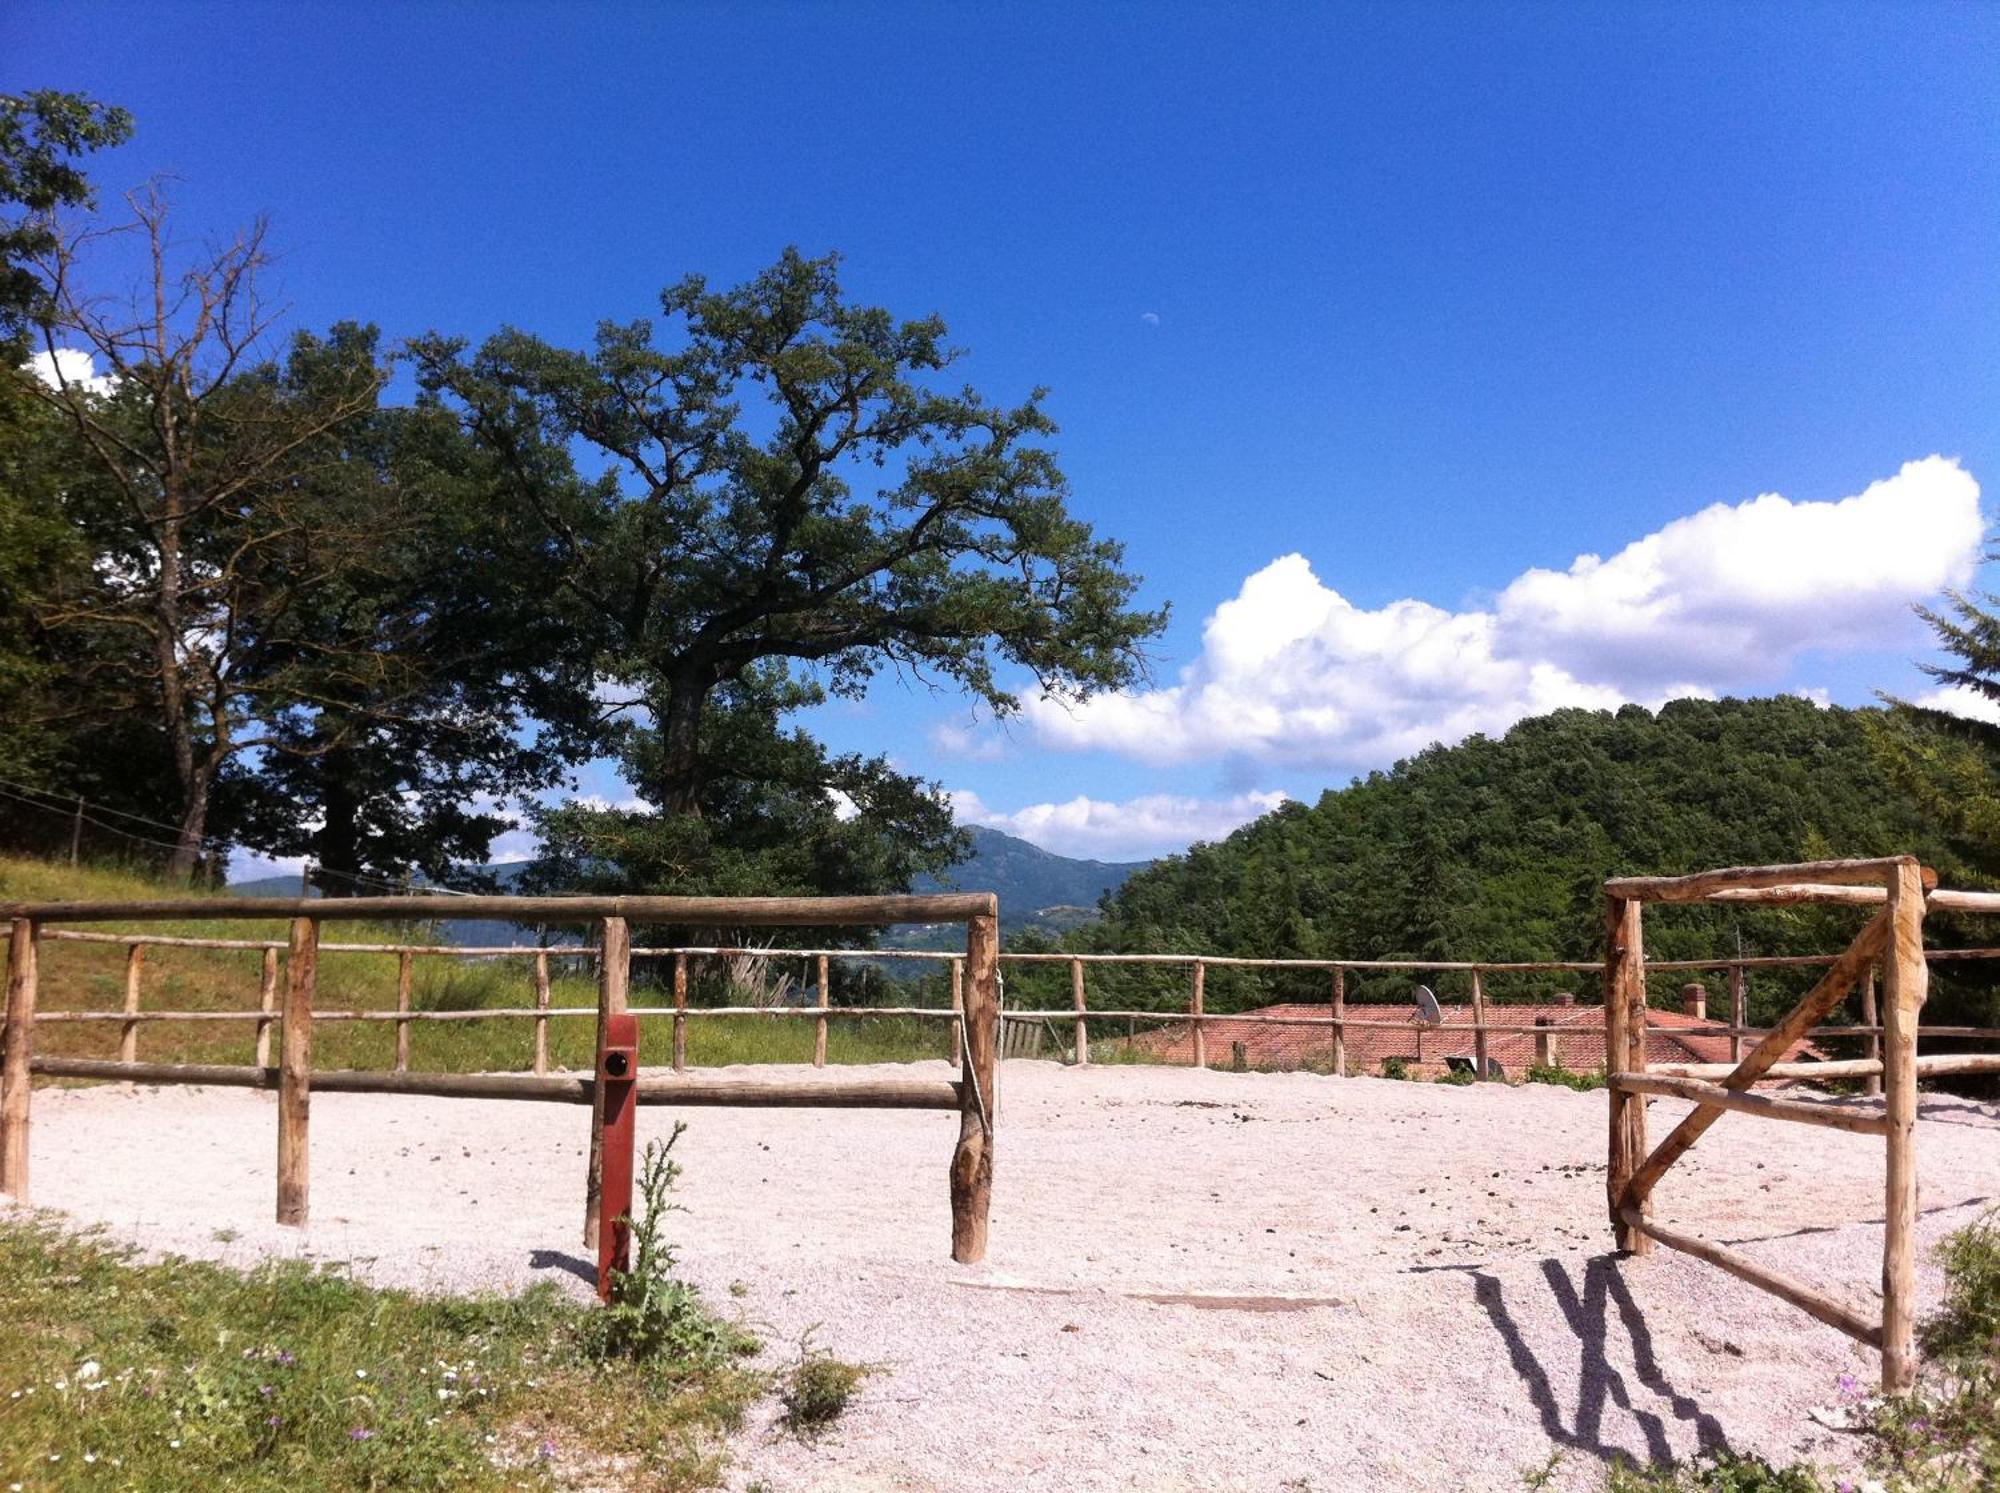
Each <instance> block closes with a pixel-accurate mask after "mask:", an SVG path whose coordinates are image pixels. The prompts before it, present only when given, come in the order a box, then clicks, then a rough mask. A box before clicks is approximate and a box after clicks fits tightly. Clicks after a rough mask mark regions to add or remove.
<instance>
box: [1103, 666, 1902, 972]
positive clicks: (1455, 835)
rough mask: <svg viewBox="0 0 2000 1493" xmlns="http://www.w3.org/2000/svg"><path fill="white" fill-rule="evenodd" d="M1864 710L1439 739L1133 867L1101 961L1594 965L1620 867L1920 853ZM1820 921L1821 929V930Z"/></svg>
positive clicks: (1736, 712) (1721, 716)
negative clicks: (1352, 779)
mask: <svg viewBox="0 0 2000 1493" xmlns="http://www.w3.org/2000/svg"><path fill="white" fill-rule="evenodd" d="M1881 717H1882V713H1881V712H1879V711H1873V710H1846V709H1822V708H1820V707H1818V706H1815V705H1813V704H1812V703H1810V702H1809V701H1806V700H1802V699H1797V698H1791V697H1785V698H1779V699H1759V700H1722V701H1704V700H1677V701H1674V702H1672V703H1670V704H1668V705H1666V706H1664V707H1663V708H1662V709H1661V710H1660V711H1659V712H1658V713H1657V714H1654V713H1652V712H1649V711H1646V710H1644V709H1641V708H1640V707H1638V706H1627V707H1626V708H1624V709H1622V710H1620V711H1618V712H1617V713H1616V714H1615V715H1613V714H1609V713H1607V712H1603V711H1585V710H1563V711H1557V712H1556V713H1554V714H1552V715H1547V716H1540V717H1537V718H1535V719H1532V720H1527V721H1523V722H1521V723H1520V724H1519V725H1517V726H1515V727H1514V728H1513V729H1512V730H1511V731H1509V732H1508V733H1507V734H1506V735H1505V736H1503V737H1500V738H1498V739H1488V738H1485V737H1474V738H1472V739H1471V740H1469V741H1466V742H1464V743H1462V744H1460V745H1458V746H1454V747H1434V748H1432V749H1430V750H1429V751H1426V752H1424V753H1423V754H1421V755H1420V756H1418V757H1415V758H1413V759H1411V760H1409V761H1406V762H1402V763H1398V764H1397V766H1396V767H1395V768H1394V769H1393V770H1392V771H1389V772H1386V773H1375V774H1371V775H1370V776H1369V777H1368V778H1366V779H1365V780H1361V781H1358V782H1356V783H1354V784H1353V785H1351V786H1349V787H1346V788H1342V789H1338V790H1333V791H1329V792H1327V793H1325V794H1324V795H1322V796H1321V798H1320V800H1319V802H1318V803H1317V804H1315V805H1311V806H1308V805H1305V804H1303V803H1295V804H1287V805H1286V806H1284V807H1283V808H1281V809H1279V810H1277V811H1276V812H1274V813H1272V814H1269V815H1267V816H1265V817H1264V818H1262V819H1259V820H1257V821H1256V822H1255V823H1252V824H1249V825H1246V826H1245V827H1244V828H1242V829H1240V830H1238V831H1237V832H1236V833H1235V834H1233V835H1231V836H1230V837H1229V838H1228V839H1226V840H1223V841H1221V842H1219V843H1217V844H1213V845H1200V846H1196V847H1195V848H1194V849H1193V850H1191V851H1190V852H1189V853H1188V854H1186V855H1184V856H1175V857H1172V858H1170V859H1167V860H1164V861H1161V862H1159V863H1158V864H1156V865H1155V866H1154V867H1153V868H1152V869H1150V870H1147V871H1142V872H1140V873H1138V874H1137V875H1135V876H1133V877H1131V878H1130V879H1129V880H1128V881H1126V882H1125V884H1124V885H1123V886H1122V887H1120V888H1119V889H1118V890H1117V891H1115V892H1114V893H1113V894H1112V896H1111V898H1110V903H1109V915H1108V917H1107V918H1106V920H1105V921H1104V922H1103V923H1101V924H1099V925H1097V926H1096V927H1093V928H1090V929H1086V930H1084V931H1082V932H1080V933H1079V934H1077V935H1076V942H1078V943H1079V944H1083V945H1086V946H1088V947H1090V948H1097V949H1131V950H1139V949H1200V950H1203V951H1210V952H1214V953H1218V954H1256V955H1291V956H1298V957H1332V956H1345V957H1349V958H1370V957H1384V958H1386V957H1394V956H1405V957H1411V958H1458V959H1468V958H1475V957H1476V958H1479V959H1493V960H1506V959H1546V958H1570V959H1581V958H1592V957H1595V956H1596V955H1597V954H1598V953H1599V951H1600V950H1601V938H1600V930H1599V922H1600V919H1601V916H1602V914H1601V910H1600V909H1601V892H1600V884H1601V883H1602V881H1603V879H1604V878H1605V877H1606V876H1608V875H1612V874H1620V873H1640V874H1647V873H1650V874H1668V873H1675V872H1682V871H1691V870H1696V869H1699V868H1701V867H1704V866H1721V865H1736V864H1745V863H1770V862H1779V861H1789V860H1799V859H1807V858H1814V857H1819V856H1824V855H1884V854H1891V853H1900V852H1906V851H1914V852H1916V853H1918V854H1920V855H1924V856H1925V857H1926V859H1927V860H1930V859H1932V858H1933V857H1934V856H1936V855H1937V854H1938V853H1939V852H1940V851H1941V850H1942V845H1941V837H1940V835H1939V833H1938V831H1937V830H1936V828H1935V827H1934V826H1932V825H1929V824H1926V823H1925V822H1923V821H1922V820H1921V818H1920V817H1919V814H1918V812H1917V810H1916V809H1915V808H1914V807H1913V806H1912V805H1911V804H1910V803H1909V802H1908V801H1907V800H1905V799H1903V798H1901V797H1900V796H1898V795H1896V794H1895V793H1894V791H1893V790H1892V789H1890V788H1888V787H1887V786H1886V785H1885V782H1884V778H1883V774H1882V772H1881V769H1880V766H1879V764H1878V763H1877V761H1876V759H1875V757H1874V755H1873V753H1872V752H1871V748H1870V745H1869V741H1868V739H1867V727H1868V725H1869V724H1870V723H1871V720H1870V718H1873V720H1874V722H1878V723H1879V721H1880V720H1881ZM1829 919H1830V920H1831V921H1828V920H1829ZM1851 922H1852V917H1851V915H1844V914H1841V913H1838V912H1829V911H1827V910H1824V909H1749V910H1734V909H1731V910H1723V909H1704V908H1688V909H1679V908H1677V909H1674V910H1672V911H1670V912H1662V913H1661V914H1660V915H1659V916H1657V917H1654V918H1651V919H1649V920H1648V934H1647V942H1648V946H1649V949H1652V950H1657V951H1659V953H1661V954H1662V955H1670V954H1673V953H1676V952H1681V953H1686V954H1688V955H1694V954H1697V953H1699V954H1709V953H1717V952H1722V951H1724V950H1725V949H1731V948H1734V947H1736V940H1737V938H1738V937H1739V936H1740V937H1741V939H1742V947H1743V948H1744V951H1745V952H1805V951H1809V950H1824V949H1827V948H1830V947H1833V946H1834V945H1833V943H1832V939H1833V938H1836V937H1838V930H1839V929H1841V928H1845V927H1846V926H1847V925H1848V924H1849V923H1851Z"/></svg>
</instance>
